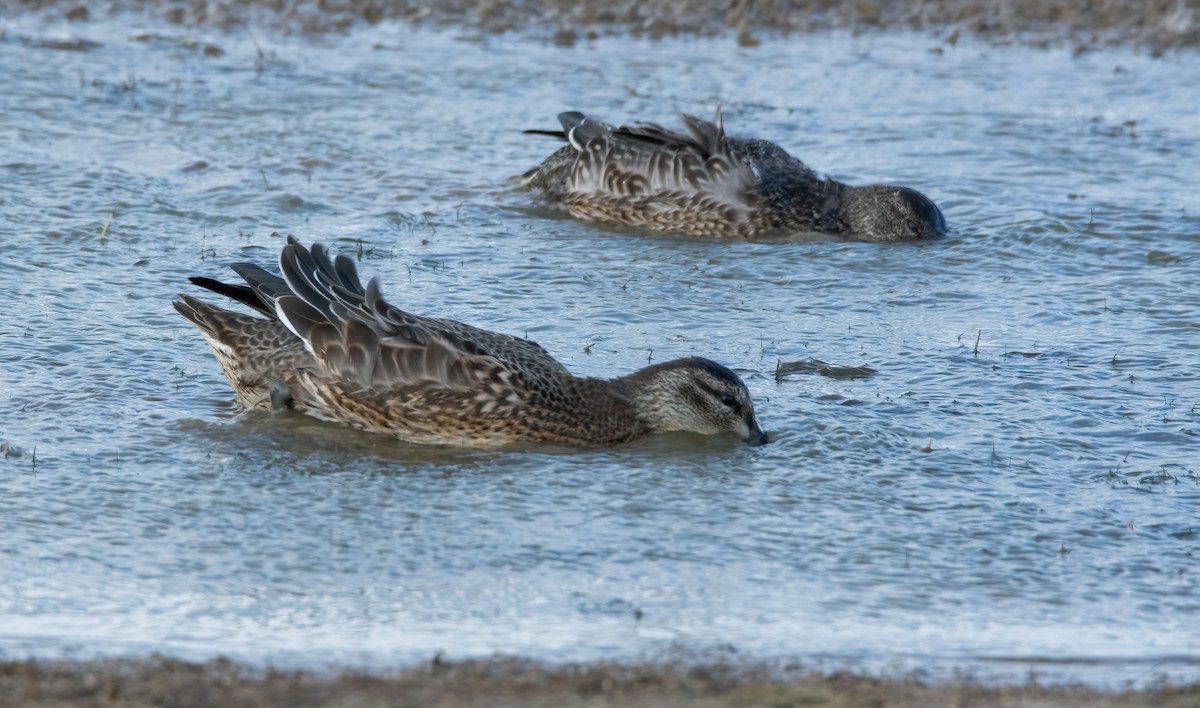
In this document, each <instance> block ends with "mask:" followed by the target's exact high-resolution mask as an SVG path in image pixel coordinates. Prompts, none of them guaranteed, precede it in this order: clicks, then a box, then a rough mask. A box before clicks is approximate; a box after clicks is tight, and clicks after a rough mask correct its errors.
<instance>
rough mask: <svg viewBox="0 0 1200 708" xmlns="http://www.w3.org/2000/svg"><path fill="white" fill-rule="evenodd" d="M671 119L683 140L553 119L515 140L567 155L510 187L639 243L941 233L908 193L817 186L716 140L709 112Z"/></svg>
mask: <svg viewBox="0 0 1200 708" xmlns="http://www.w3.org/2000/svg"><path fill="white" fill-rule="evenodd" d="M681 118H682V121H683V127H684V132H674V131H671V130H667V129H666V128H663V127H662V126H660V125H657V124H654V123H636V124H634V125H622V126H619V127H613V126H611V125H608V124H606V123H602V122H600V121H597V120H593V119H591V118H588V117H587V116H585V115H584V114H583V113H580V112H578V111H569V112H566V113H560V114H559V115H558V121H559V123H560V124H561V125H562V130H527V131H525V132H526V133H531V134H538V135H548V136H552V137H555V138H559V139H561V140H564V141H566V143H567V145H564V146H563V147H561V148H560V149H558V150H557V151H555V152H554V153H553V154H551V155H550V156H549V157H547V158H546V159H545V160H544V161H543V162H542V163H541V164H540V165H538V166H537V167H535V168H533V169H531V170H529V171H528V172H526V173H524V174H523V175H521V176H520V177H518V178H517V182H518V183H519V184H521V185H522V186H523V187H524V188H525V189H528V190H532V191H537V192H540V193H541V194H542V195H543V196H544V198H545V199H546V201H547V202H549V203H550V204H552V205H554V206H557V207H561V208H565V209H566V211H567V212H568V213H570V214H571V215H572V216H574V217H576V218H578V219H582V220H585V221H593V222H601V223H608V224H616V225H624V226H631V227H634V228H636V229H639V230H644V231H651V232H665V233H676V234H684V235H693V236H716V237H729V238H752V237H759V236H768V235H781V234H782V235H787V234H798V233H813V232H816V233H822V234H832V235H837V236H845V237H847V238H855V239H861V240H866V241H913V240H918V239H926V238H931V237H935V236H940V235H944V234H945V233H946V232H947V227H946V219H945V217H944V216H943V215H942V212H941V210H940V209H938V207H937V205H936V204H934V203H933V201H932V200H930V199H929V198H928V197H926V196H925V195H923V194H921V193H920V192H918V191H916V190H914V189H910V188H908V187H892V186H880V185H873V186H866V187H855V186H851V185H848V184H844V183H842V182H839V181H837V180H834V179H830V178H826V177H821V176H819V175H818V174H817V173H816V172H814V171H813V170H812V168H810V167H809V166H808V165H806V164H804V162H802V161H801V160H799V159H798V158H795V157H792V156H791V155H789V154H788V153H787V151H786V150H784V149H783V148H781V147H780V146H778V145H776V144H775V143H773V142H770V141H767V140H760V139H757V138H737V137H729V136H727V135H726V134H725V126H724V121H723V119H722V117H721V111H720V109H718V110H717V113H716V116H715V118H714V119H713V120H712V121H707V120H703V119H701V118H697V117H695V116H692V115H687V114H682V115H681Z"/></svg>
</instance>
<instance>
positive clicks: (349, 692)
mask: <svg viewBox="0 0 1200 708" xmlns="http://www.w3.org/2000/svg"><path fill="white" fill-rule="evenodd" d="M151 705H153V706H265V705H281V706H356V707H359V706H362V707H366V706H422V707H439V706H490V707H493V708H507V707H513V706H533V707H538V708H541V707H545V708H550V707H552V706H553V707H556V708H574V707H577V706H579V707H582V706H612V705H619V706H654V707H656V708H673V707H674V706H693V707H695V706H702V707H714V708H715V707H717V706H731V707H732V706H771V707H773V708H785V707H789V706H795V707H799V706H828V707H839V708H841V707H845V708H852V707H858V706H861V707H862V708H868V707H871V708H881V707H883V706H889V707H896V708H901V707H905V708H907V707H912V708H918V707H920V708H936V707H938V706H947V707H950V706H954V707H956V708H968V707H978V708H985V707H986V708H991V707H996V706H1023V707H1026V708H1034V707H1037V708H1042V707H1049V706H1097V707H1102V708H1116V707H1117V706H1156V707H1157V708H1185V707H1188V708H1195V707H1196V706H1200V685H1193V686H1186V687H1170V686H1163V687H1160V688H1158V689H1155V690H1143V691H1128V692H1112V693H1105V692H1097V691H1092V690H1087V689H1083V688H1061V687H1042V686H1037V685H1026V686H1020V687H1004V688H989V687H983V686H979V685H973V684H960V683H943V684H937V685H932V686H930V685H925V684H923V683H920V682H916V681H906V680H877V679H870V678H862V677H854V676H841V675H834V676H819V675H805V674H803V673H801V672H797V677H795V678H782V679H781V678H778V677H776V676H773V675H771V674H769V673H768V672H767V671H765V670H762V669H756V668H746V667H737V666H728V665H723V666H678V665H656V664H633V665H630V664H607V663H597V664H587V665H568V666H561V667H545V666H542V665H539V664H537V663H534V662H529V661H523V660H520V659H511V658H500V659H492V660H486V661H468V662H463V663H455V664H448V663H442V662H434V663H431V664H427V665H424V666H420V667H414V668H408V669H404V670H400V671H395V672H385V673H375V674H370V675H368V674H364V673H355V672H342V673H328V674H322V673H312V672H306V671H279V670H273V669H265V670H260V669H254V668H251V667H248V666H244V665H239V664H236V663H232V662H229V661H226V660H213V661H209V662H207V663H203V664H194V663H187V662H182V661H176V660H172V659H165V658H161V657H150V658H145V659H119V660H101V661H87V662H60V661H46V662H4V663H0V706H151Z"/></svg>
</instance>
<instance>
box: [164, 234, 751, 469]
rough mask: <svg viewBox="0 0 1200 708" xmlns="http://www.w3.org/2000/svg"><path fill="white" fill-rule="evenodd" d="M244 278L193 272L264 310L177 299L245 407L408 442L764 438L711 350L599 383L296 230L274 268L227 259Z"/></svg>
mask: <svg viewBox="0 0 1200 708" xmlns="http://www.w3.org/2000/svg"><path fill="white" fill-rule="evenodd" d="M232 268H233V270H234V272H236V273H237V274H238V275H239V276H241V277H242V279H243V280H245V281H246V285H229V284H226V283H221V282H218V281H216V280H212V279H210V278H200V277H193V278H189V280H191V282H193V283H195V284H196V285H199V286H200V287H202V288H206V289H208V290H211V291H213V292H216V293H219V294H221V295H226V296H228V297H230V298H233V299H234V300H237V301H238V302H241V303H243V304H245V305H248V306H249V307H250V308H252V309H254V310H256V311H258V312H259V313H261V314H263V315H265V316H266V317H265V319H264V318H262V317H252V316H250V315H246V314H241V313H237V312H230V311H228V310H224V309H221V308H219V307H215V306H213V305H210V304H208V303H206V302H204V301H202V300H197V299H196V298H193V297H189V296H187V295H180V299H179V300H178V301H176V302H175V303H174V305H175V309H176V310H178V311H179V314H181V315H183V316H184V317H185V318H187V319H188V321H190V322H191V323H192V324H194V325H195V326H196V327H197V328H198V329H199V330H200V334H202V335H203V336H204V338H205V339H206V340H208V344H209V346H210V347H211V348H212V350H213V353H214V354H215V355H216V357H217V361H218V362H220V364H221V368H222V369H223V370H224V372H225V376H226V377H227V378H228V379H229V383H230V384H232V385H233V390H234V393H235V394H236V396H237V399H238V401H239V402H240V403H241V404H242V405H243V406H246V407H247V408H258V407H262V408H273V409H280V408H284V407H293V408H295V409H296V410H299V411H302V412H304V413H306V414H308V415H311V416H313V417H316V418H320V419H322V420H330V421H338V422H342V423H347V424H349V425H351V426H354V427H356V428H359V429H362V430H367V431H371V432H378V433H389V434H392V435H395V436H396V437H398V438H400V439H402V440H407V441H411V442H416V443H429V444H455V445H466V446H471V447H494V446H499V445H504V444H506V443H511V442H518V441H534V442H550V443H560V444H567V445H581V446H599V445H612V444H617V443H623V442H626V441H629V440H633V439H634V438H638V437H641V436H643V435H648V434H651V433H660V432H666V431H673V430H679V431H691V432H694V433H701V434H704V435H713V434H719V433H736V434H737V435H740V436H741V437H742V438H744V439H745V440H746V441H747V442H749V443H752V444H755V445H761V444H763V443H765V442H767V434H766V433H764V432H763V430H762V428H760V427H759V425H758V420H757V418H755V415H754V404H753V403H752V402H751V400H750V392H749V391H747V390H746V385H745V384H744V383H742V380H741V379H739V378H738V376H737V374H735V373H733V372H732V371H730V370H729V369H727V368H725V367H724V366H721V365H720V364H717V363H716V362H713V361H709V360H708V359H701V358H698V357H697V358H689V359H677V360H675V361H669V362H666V363H664V364H656V365H654V366H648V367H646V368H644V369H641V370H639V371H636V372H634V373H632V374H629V375H628V376H623V377H620V378H616V379H611V380H604V379H594V378H580V377H576V376H573V375H572V374H571V373H570V372H568V371H567V369H566V368H565V367H563V365H562V364H560V363H559V362H558V361H556V360H555V359H554V358H553V357H551V356H550V354H548V353H547V352H546V350H545V349H543V348H542V347H541V346H539V345H538V344H536V343H535V342H532V341H530V340H528V339H519V338H517V337H511V336H508V335H506V334H499V333H496V332H489V331H487V330H483V329H478V328H476V327H472V326H470V325H466V324H463V323H461V322H455V321H454V320H445V319H435V318H432V317H420V316H417V315H413V314H409V313H408V312H404V311H403V310H400V309H398V308H396V307H393V306H392V305H391V304H389V303H388V302H387V301H385V300H384V299H383V296H382V295H381V294H380V289H379V282H378V279H372V280H371V281H370V282H369V283H367V285H366V287H363V285H362V283H361V281H359V278H358V273H357V271H356V269H355V266H354V262H353V261H351V260H350V259H349V258H348V257H346V256H344V255H339V256H337V258H336V259H333V260H331V259H330V257H329V254H328V253H327V251H326V250H325V248H324V247H322V246H321V245H320V244H313V246H312V248H311V249H308V248H305V247H304V246H302V245H301V244H300V243H299V242H298V241H296V240H295V239H294V238H292V237H290V236H289V237H288V242H287V245H285V246H284V247H283V251H282V252H281V253H280V255H279V268H280V270H281V271H282V273H283V277H282V278H281V277H279V276H277V275H273V274H271V273H268V272H267V271H265V270H263V269H262V268H259V267H258V266H256V265H252V264H249V263H238V264H234V265H233V266H232Z"/></svg>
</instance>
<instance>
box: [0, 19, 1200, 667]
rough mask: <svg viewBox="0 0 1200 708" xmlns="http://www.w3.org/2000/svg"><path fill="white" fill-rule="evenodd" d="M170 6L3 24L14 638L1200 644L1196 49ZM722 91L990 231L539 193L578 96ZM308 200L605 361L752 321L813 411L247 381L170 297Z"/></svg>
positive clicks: (1001, 659)
mask: <svg viewBox="0 0 1200 708" xmlns="http://www.w3.org/2000/svg"><path fill="white" fill-rule="evenodd" d="M139 22H140V21H139V20H137V19H135V18H132V19H131V18H125V19H123V20H120V21H115V22H91V23H85V24H75V25H70V26H67V25H59V24H45V23H40V22H38V21H36V20H30V19H20V18H18V19H12V20H10V21H9V22H8V23H7V24H6V25H5V29H4V34H3V40H2V41H0V66H3V67H5V69H4V71H0V239H2V242H3V244H4V246H5V255H4V259H3V261H2V262H0V282H2V284H3V287H2V288H0V387H2V388H0V410H2V411H3V412H2V413H0V416H2V417H0V444H3V446H4V447H3V450H4V451H5V452H4V454H3V456H2V457H0V650H3V652H4V653H5V654H6V655H7V656H10V657H12V656H25V655H29V654H33V655H38V656H56V655H59V654H61V653H62V652H64V651H65V652H77V653H82V654H86V655H91V654H111V653H127V652H142V651H150V650H157V651H165V652H168V653H172V654H178V655H182V656H187V657H207V656H212V655H214V654H218V653H224V654H229V655H233V656H236V657H239V658H243V659H247V660H250V661H272V662H275V663H277V664H278V663H283V664H289V665H300V666H317V665H324V664H325V663H327V662H331V661H332V662H345V663H351V664H358V665H367V666H382V665H387V664H392V663H405V662H411V661H418V660H424V659H428V658H429V657H430V656H432V655H433V654H434V653H435V652H437V651H444V652H446V655H447V656H448V657H450V658H462V657H466V656H475V655H486V654H488V653H491V652H494V651H501V652H506V653H519V654H525V655H531V656H534V657H537V658H543V659H548V660H588V659H597V658H613V659H636V658H646V657H650V658H653V657H658V656H663V655H675V654H676V653H678V652H683V653H685V654H689V655H690V654H691V653H694V652H699V654H700V655H705V656H707V655H710V653H712V652H716V653H717V654H718V655H721V656H731V657H735V658H737V659H740V660H748V661H753V660H758V659H765V660H773V659H776V658H780V657H783V658H793V659H799V660H801V661H803V662H806V663H809V664H812V665H816V666H822V667H827V668H841V667H849V668H865V669H868V670H875V671H891V670H908V669H913V668H918V669H928V670H933V671H939V670H968V671H973V672H980V673H981V674H984V675H997V676H1005V675H1008V676H1015V677H1023V676H1024V675H1025V672H1027V671H1028V670H1029V667H1030V666H1034V667H1035V668H1037V670H1038V671H1039V672H1042V673H1043V674H1044V673H1046V672H1049V673H1051V674H1053V675H1055V676H1059V677H1063V678H1066V679H1071V680H1074V679H1082V680H1087V681H1095V682H1099V683H1105V682H1109V683H1115V682H1120V681H1126V680H1130V681H1142V680H1147V679H1149V678H1152V677H1154V676H1156V675H1159V674H1163V673H1165V674H1169V675H1170V676H1171V677H1172V678H1174V679H1177V680H1186V679H1193V680H1194V679H1196V678H1198V677H1200V629H1198V628H1200V598H1198V595H1197V592H1198V589H1200V587H1198V585H1200V564H1198V560H1197V555H1198V554H1200V535H1198V534H1200V462H1198V460H1200V439H1198V437H1197V433H1198V432H1200V420H1198V415H1200V407H1198V404H1200V384H1198V382H1197V371H1198V368H1197V365H1198V364H1200V313H1198V310H1197V306H1198V303H1200V267H1198V266H1197V252H1198V249H1200V191H1198V190H1197V189H1196V186H1197V172H1196V167H1195V166H1196V165H1200V148H1198V147H1197V146H1200V115H1198V114H1197V112H1196V106H1198V105H1200V84H1197V83H1196V82H1195V81H1193V80H1192V79H1193V78H1194V76H1195V75H1196V74H1197V71H1200V58H1198V57H1197V55H1195V54H1191V53H1189V54H1181V55H1170V56H1168V57H1166V58H1165V59H1161V60H1154V59H1151V58H1149V57H1146V56H1142V55H1137V54H1132V53H1126V52H1123V51H1103V52H1091V53H1087V54H1083V55H1082V56H1079V57H1072V56H1071V54H1070V52H1068V51H1065V50H1038V49H1030V48H997V47H989V46H986V45H980V44H975V45H964V44H960V45H959V46H958V47H957V48H954V49H950V48H947V49H946V51H945V52H944V53H940V54H939V53H936V52H931V51H929V49H930V48H931V47H932V46H933V44H934V42H933V40H931V39H929V38H928V37H924V36H919V35H906V34H891V35H864V36H858V37H852V36H849V35H841V34H839V35H795V36H791V37H782V38H775V39H771V40H768V41H766V42H764V44H762V45H761V46H759V47H757V48H753V49H741V48H738V47H737V46H735V43H734V42H733V41H732V40H731V39H729V38H720V39H679V40H673V41H666V42H641V41H632V40H626V39H620V38H604V39H601V40H600V41H598V42H595V43H590V44H586V45H580V46H576V47H573V48H561V47H554V46H550V45H548V44H544V43H542V42H540V41H535V40H531V39H529V38H522V37H520V36H509V37H484V38H479V37H474V36H464V37H455V36H451V35H443V34H431V33H414V32H412V31H410V30H407V29H403V28H401V27H397V26H382V27H378V28H374V29H371V30H364V31H360V32H357V33H355V34H351V35H349V36H323V37H316V38H312V37H307V38H302V37H290V36H283V35H268V34H265V33H262V32H250V31H241V32H238V33H235V34H232V35H225V34H219V33H213V34H211V35H209V34H205V33H203V32H202V31H196V30H183V29H180V28H177V27H172V26H149V27H143V26H140V25H139ZM75 40H86V41H75ZM719 101H725V106H726V120H727V124H728V126H729V129H730V132H732V133H734V134H744V135H759V136H765V137H771V138H774V139H776V140H777V141H779V142H781V143H782V144H783V145H784V146H786V147H787V148H789V149H790V150H791V151H793V152H794V153H795V154H797V155H800V156H802V157H803V158H805V159H806V160H807V161H808V162H809V163H810V164H811V165H813V166H814V167H815V168H816V169H818V170H821V171H824V172H828V173H829V174H831V175H833V176H836V177H838V178H841V179H843V180H846V181H851V182H855V183H870V182H890V183H897V184H905V185H908V186H911V187H914V188H917V189H919V190H921V191H922V192H924V193H926V194H927V195H929V196H930V197H932V198H933V199H934V200H936V201H937V202H938V203H939V204H940V205H941V207H942V209H943V211H944V212H945V213H946V216H947V218H948V219H949V221H950V222H951V225H952V227H953V228H954V229H955V232H954V234H953V235H951V236H950V237H948V238H945V239H942V240H939V241H936V242H931V243H922V244H901V245H876V244H864V243H847V242H840V241H815V242H814V241H807V242H804V241H797V242H781V241H775V242H763V243H718V242H711V241H705V240H697V239H688V238H673V237H648V236H638V235H630V234H620V233H614V232H611V231H607V230H604V229H599V228H595V227H589V226H585V225H581V224H578V223H575V222H572V221H569V220H564V219H561V218H555V217H553V216H551V215H548V214H546V213H545V212H544V211H543V210H540V209H537V208H534V207H531V201H530V198H529V196H528V195H525V194H519V193H512V192H511V191H510V190H509V188H508V187H507V186H506V185H505V182H504V180H505V179H506V178H507V177H509V176H511V175H514V174H517V173H519V172H521V171H523V170H525V169H527V168H528V167H530V166H532V165H534V164H536V162H537V161H538V160H540V159H541V158H542V157H543V156H544V155H545V154H547V153H548V152H549V151H550V150H551V149H553V148H554V147H555V146H554V144H553V143H552V142H547V141H546V140H545V139H538V138H535V137H530V136H525V135H522V134H520V130H521V129H524V128H529V127H542V128H548V127H553V126H554V125H555V122H554V115H555V114H556V113H557V112H558V111H560V110H565V109H576V108H577V109H581V110H585V111H588V112H590V113H592V114H594V115H596V116H597V117H600V118H606V119H609V120H614V121H622V120H628V119H632V118H644V119H651V120H656V121H659V122H664V123H667V124H673V123H675V119H674V118H673V117H672V114H673V112H674V111H675V110H687V111H691V112H698V113H703V114H707V113H709V112H710V111H711V110H712V109H713V108H714V106H716V104H717V103H718V102H719ZM1127 121H1130V122H1132V121H1136V124H1134V123H1127ZM110 215H111V222H110V221H109V220H110ZM106 224H107V229H106ZM276 232H278V233H276ZM286 233H292V234H296V235H297V236H299V237H300V238H301V239H303V240H305V241H313V240H318V239H319V240H325V241H334V242H336V243H337V244H339V246H340V248H341V249H343V250H344V251H346V252H350V253H356V254H359V255H360V257H361V261H362V262H361V264H360V265H361V267H362V269H363V270H364V271H365V272H366V273H378V274H381V275H382V276H383V278H384V281H385V283H387V284H388V288H387V289H386V292H387V293H388V294H389V295H390V296H391V297H392V298H393V300H394V301H395V302H397V303H398V304H400V305H402V306H404V307H406V308H408V309H411V310H412V311H414V312H417V313H425V314H435V315H441V316H448V317H454V318H457V319H461V320H464V321H467V322H471V323H474V324H477V325H481V326H485V327H489V328H492V329H497V330H502V331H506V332H510V333H516V334H524V333H526V332H527V333H528V334H529V336H530V337H533V338H536V339H537V340H538V341H539V342H540V343H542V344H543V345H544V346H546V347H547V348H548V349H549V350H550V351H551V352H553V353H554V354H556V355H557V356H558V357H559V358H561V359H562V360H563V361H564V362H565V363H566V364H567V365H568V366H569V367H570V368H572V369H573V370H574V371H576V372H579V373H583V374H589V375H603V376H611V375H618V374H622V373H625V372H628V371H630V370H632V369H633V368H636V367H638V366H641V365H644V364H645V363H646V361H647V359H653V360H655V361H663V360H666V359H669V358H673V357H677V356H685V355H689V354H702V355H706V356H709V357H712V358H714V359H717V360H720V361H722V362H724V363H726V364H728V365H730V366H732V367H734V368H736V369H737V370H738V371H739V372H740V373H741V374H742V375H743V377H744V378H745V379H746V381H747V384H748V385H749V387H750V390H751V392H752V394H753V395H754V397H755V399H756V400H757V401H758V406H759V411H760V419H761V420H762V422H763V424H764V427H766V428H767V429H768V430H769V431H770V433H771V434H772V436H773V438H774V442H773V443H772V444H771V445H768V446H766V447H763V448H756V449H751V448H748V447H745V446H741V445H738V444H736V443H732V442H730V441H725V440H701V439H696V438H693V437H689V436H664V437H659V438H655V439H649V440H645V441H643V442H640V443H637V444H633V445H630V446H626V447H623V448H619V449H613V450H600V451H563V450H558V449H543V448H536V447H533V448H529V449H524V450H513V451H504V452H473V451H461V450H453V449H428V448H417V447H412V446H407V445H404V444H400V443H398V442H394V441H391V440H388V439H384V438H379V437H372V436H368V435H365V434H360V433H356V432H350V431H347V430H345V429H342V428H339V427H336V426H332V425H326V424H322V423H318V422H316V421H312V420H309V419H306V418H300V417H297V416H281V417H276V418H271V417H269V416H263V415H239V414H238V413H237V410H236V408H235V407H234V405H233V403H232V400H233V397H232V394H231V392H230V391H229V389H228V386H227V384H226V382H225V380H224V378H223V377H222V376H221V374H220V372H219V369H218V367H217V365H216V363H215V361H214V360H213V359H212V357H211V354H210V353H209V350H208V348H207V347H206V346H205V345H204V343H203V341H202V340H201V338H200V337H199V336H198V334H197V333H196V332H195V330H194V329H193V328H192V327H191V326H190V325H188V324H187V323H186V322H185V321H184V320H182V319H181V318H180V317H179V316H178V315H176V313H175V312H174V311H173V310H172V309H171V306H170V301H171V299H172V297H173V296H174V294H175V293H176V292H179V291H181V290H183V291H186V290H187V289H188V287H189V286H188V284H187V282H186V277H187V276H188V275H193V274H203V275H208V276H218V277H228V276H230V273H229V272H228V271H227V270H226V269H225V266H226V265H227V264H228V263H230V262H233V261H239V260H256V261H263V262H270V261H271V260H273V258H274V254H275V253H276V252H277V250H278V248H279V246H280V244H281V241H282V238H283V237H282V236H280V235H279V234H286ZM780 360H782V361H784V362H796V361H802V362H811V361H813V360H819V361H824V362H828V363H830V364H833V365H838V366H865V367H870V368H871V369H874V370H875V371H876V372H877V373H875V374H874V375H871V376H865V377H841V376H829V375H822V374H821V373H817V372H816V371H815V369H818V368H819V367H817V366H813V367H808V369H809V371H808V372H807V373H806V372H805V371H799V372H796V373H793V374H790V375H788V376H786V377H785V378H783V380H782V381H777V380H776V378H775V369H776V363H777V361H780ZM734 651H735V652H736V653H732V654H731V653H729V652H734ZM1010 660H1016V661H1010ZM1030 661H1032V662H1037V663H1033V664H1030V663H1028V662H1030ZM1047 662H1048V663H1047Z"/></svg>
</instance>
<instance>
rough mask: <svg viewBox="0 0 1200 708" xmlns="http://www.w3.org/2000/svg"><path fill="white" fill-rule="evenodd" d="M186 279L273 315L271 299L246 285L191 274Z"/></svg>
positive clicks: (176, 306)
mask: <svg viewBox="0 0 1200 708" xmlns="http://www.w3.org/2000/svg"><path fill="white" fill-rule="evenodd" d="M188 280H189V281H190V282H191V283H192V284H193V285H199V286H200V287H202V288H204V289H205V290H211V291H213V292H214V293H217V294H218V295H224V296H225V297H227V298H229V299H231V300H236V301H238V302H240V303H242V304H243V305H246V306H247V307H249V308H251V309H252V310H256V311H258V312H261V313H263V314H264V315H266V316H268V317H272V318H273V317H275V308H274V306H273V305H272V303H271V301H270V300H265V299H263V297H262V296H261V295H260V294H259V293H258V292H256V291H255V290H254V288H251V287H248V286H246V285H230V284H229V283H222V282H221V281H219V280H213V279H212V278H204V277H201V276H198V275H197V276H192V277H190V278H188ZM189 299H190V298H189ZM175 309H179V303H175ZM184 317H187V315H184ZM189 319H190V318H189Z"/></svg>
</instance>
